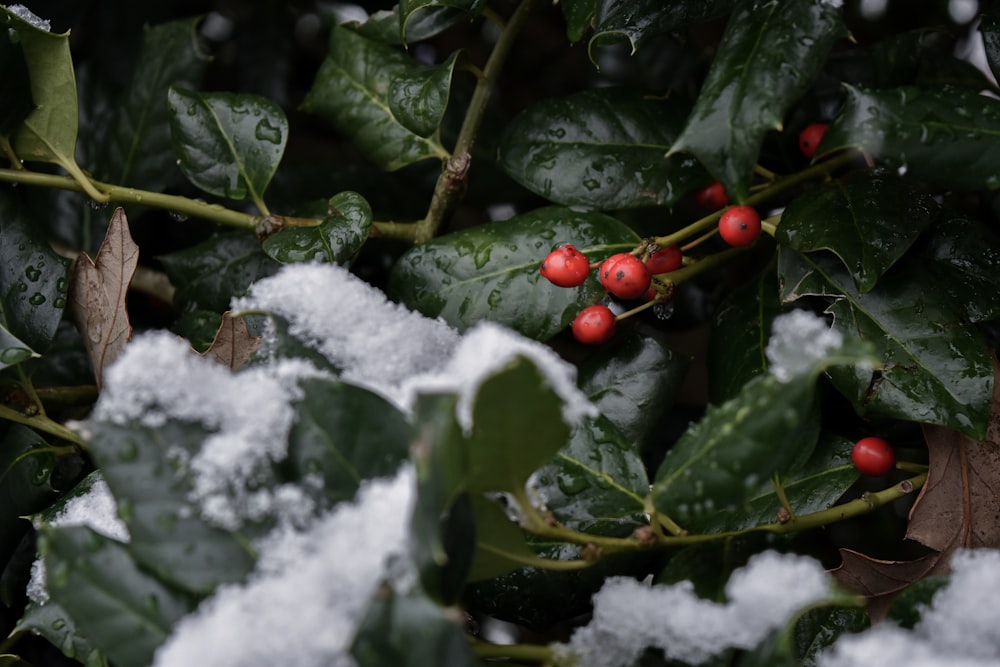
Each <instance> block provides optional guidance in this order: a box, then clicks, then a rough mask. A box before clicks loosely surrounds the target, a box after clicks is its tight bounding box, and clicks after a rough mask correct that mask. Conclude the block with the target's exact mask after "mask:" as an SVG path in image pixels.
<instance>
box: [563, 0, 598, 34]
mask: <svg viewBox="0 0 1000 667" xmlns="http://www.w3.org/2000/svg"><path fill="white" fill-rule="evenodd" d="M599 5H600V0H563V1H562V2H560V3H559V6H560V7H561V8H562V13H563V18H564V19H566V37H568V38H569V41H571V42H579V41H580V40H581V39H583V36H584V35H586V34H587V31H588V30H590V28H591V27H592V26H593V22H594V19H595V18H596V17H597V8H598V6H599Z"/></svg>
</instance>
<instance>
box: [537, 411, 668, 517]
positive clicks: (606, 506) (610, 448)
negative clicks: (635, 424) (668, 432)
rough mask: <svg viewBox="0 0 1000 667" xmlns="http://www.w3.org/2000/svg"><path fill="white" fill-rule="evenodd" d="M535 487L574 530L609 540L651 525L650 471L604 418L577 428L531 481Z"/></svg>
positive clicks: (551, 507) (588, 421) (591, 420)
mask: <svg viewBox="0 0 1000 667" xmlns="http://www.w3.org/2000/svg"><path fill="white" fill-rule="evenodd" d="M531 486H532V489H533V490H534V491H535V492H536V493H537V495H538V497H539V498H540V499H541V501H542V503H543V504H544V506H545V508H546V509H547V510H549V511H550V512H552V515H553V516H555V518H556V519H558V520H559V522H560V523H563V524H565V525H566V526H568V527H569V528H572V529H573V530H577V531H580V532H585V533H588V532H596V533H598V534H602V535H605V534H608V533H611V532H617V531H620V530H623V528H624V530H626V531H630V530H634V529H635V528H638V527H639V526H643V525H646V524H647V523H648V522H647V521H646V518H645V514H644V512H645V511H646V509H645V503H644V501H645V498H646V495H647V494H648V493H649V478H648V477H647V475H646V468H645V466H644V464H643V462H642V459H641V458H640V457H639V453H638V451H637V450H636V448H635V447H634V446H633V445H632V444H631V443H630V442H629V441H627V440H625V439H624V438H623V437H622V435H621V434H620V433H619V432H618V430H617V429H616V428H615V427H614V425H613V424H612V423H611V422H610V421H609V420H608V419H607V418H605V417H598V418H597V419H588V420H585V421H584V422H583V423H581V424H580V425H578V426H577V427H576V428H575V429H574V430H573V435H572V438H571V440H570V441H569V444H568V445H566V446H565V447H564V448H563V449H561V450H559V453H558V454H556V456H555V458H554V459H553V460H552V462H551V463H549V464H548V465H546V466H544V467H543V468H541V469H540V470H539V471H538V472H537V473H535V475H533V476H532V478H531Z"/></svg>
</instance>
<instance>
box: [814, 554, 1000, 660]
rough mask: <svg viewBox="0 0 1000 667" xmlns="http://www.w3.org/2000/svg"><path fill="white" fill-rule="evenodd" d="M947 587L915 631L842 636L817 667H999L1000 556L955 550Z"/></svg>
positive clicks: (888, 627) (886, 628) (886, 627)
mask: <svg viewBox="0 0 1000 667" xmlns="http://www.w3.org/2000/svg"><path fill="white" fill-rule="evenodd" d="M951 566H952V569H953V571H952V574H951V578H950V580H949V582H948V584H947V585H946V586H945V587H944V588H943V589H941V590H939V591H938V592H937V593H936V594H935V596H934V598H933V599H932V600H931V604H930V607H929V608H927V609H926V610H925V611H924V612H923V614H922V615H921V620H920V622H919V623H917V625H916V626H915V627H914V628H913V630H912V631H907V630H904V629H902V628H900V627H898V626H896V625H894V624H892V623H883V624H881V625H878V626H876V627H874V628H872V629H870V630H868V631H866V632H863V633H860V634H857V635H849V636H842V637H841V638H840V639H839V640H838V641H837V643H836V644H835V645H834V647H833V648H832V649H830V650H828V651H826V652H824V653H823V654H822V655H821V656H820V660H819V667H869V666H870V665H907V667H995V665H997V664H998V661H1000V604H998V603H997V599H996V591H997V590H998V589H1000V551H996V550H992V549H977V550H973V551H957V552H956V553H955V554H954V556H953V557H952V561H951Z"/></svg>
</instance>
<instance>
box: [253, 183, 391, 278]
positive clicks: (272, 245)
mask: <svg viewBox="0 0 1000 667" xmlns="http://www.w3.org/2000/svg"><path fill="white" fill-rule="evenodd" d="M371 225H372V209H371V206H370V205H369V204H368V202H367V201H366V200H365V198H364V197H362V196H361V195H359V194H358V193H356V192H341V193H340V194H337V195H334V196H333V197H331V198H330V201H329V204H328V214H327V216H326V217H325V218H323V222H322V223H320V224H319V225H317V226H316V227H290V228H287V229H284V230H282V231H280V232H278V233H277V234H273V235H271V236H269V237H267V238H266V239H265V240H264V243H263V244H262V246H261V247H262V248H263V249H264V252H265V253H267V256H268V257H271V258H272V259H275V260H277V261H279V262H282V263H284V264H288V263H291V262H315V261H321V262H330V263H334V264H342V263H345V262H349V261H350V260H351V259H352V258H353V257H354V255H356V254H357V252H358V250H360V249H361V246H362V245H364V243H365V241H366V240H367V239H368V231H369V230H370V229H371Z"/></svg>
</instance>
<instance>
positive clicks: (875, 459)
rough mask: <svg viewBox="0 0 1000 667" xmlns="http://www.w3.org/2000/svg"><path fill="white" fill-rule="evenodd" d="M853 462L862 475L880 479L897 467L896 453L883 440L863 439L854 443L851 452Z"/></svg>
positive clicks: (874, 438)
mask: <svg viewBox="0 0 1000 667" xmlns="http://www.w3.org/2000/svg"><path fill="white" fill-rule="evenodd" d="M851 461H853V462H854V467H855V468H857V469H858V472H860V473H861V474H862V475H871V476H873V477H880V476H882V475H885V474H887V473H888V472H889V471H890V470H892V468H893V466H894V465H896V453H895V452H894V451H893V449H892V447H891V446H890V445H889V443H888V442H886V441H885V440H884V439H882V438H876V437H868V438H861V439H860V440H858V441H857V442H856V443H854V449H852V450H851Z"/></svg>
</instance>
